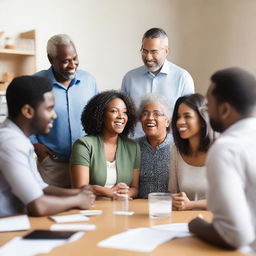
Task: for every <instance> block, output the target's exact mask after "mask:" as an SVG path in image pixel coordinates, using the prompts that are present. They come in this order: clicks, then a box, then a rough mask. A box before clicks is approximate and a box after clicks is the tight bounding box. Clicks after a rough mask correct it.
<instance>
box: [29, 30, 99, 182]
mask: <svg viewBox="0 0 256 256" xmlns="http://www.w3.org/2000/svg"><path fill="white" fill-rule="evenodd" d="M47 56H48V59H49V62H50V63H51V67H50V68H49V69H48V70H42V71H40V72H38V73H36V74H35V76H40V77H46V78H48V79H49V80H50V81H51V83H52V85H53V94H54V97H55V107H54V110H55V112H56V114H57V116H58V117H57V119H55V120H54V124H53V129H52V130H51V132H50V133H48V134H44V135H41V134H40V135H39V134H38V135H33V136H31V141H32V143H33V144H34V147H35V152H36V154H37V160H38V161H37V165H38V170H39V172H40V174H41V176H42V178H43V180H44V181H45V182H46V183H48V184H50V185H54V186H58V187H70V177H69V157H70V154H71V147H72V144H73V143H74V142H75V141H76V140H77V139H78V138H80V137H81V136H83V135H84V131H83V128H82V125H81V121H80V118H81V113H82V110H83V108H84V106H85V105H86V104H87V101H88V100H89V99H90V98H91V97H93V96H94V95H96V94H97V93H98V89H97V84H96V81H95V78H94V77H93V76H92V75H91V74H89V73H88V72H86V71H83V70H80V69H78V65H79V60H78V55H77V52H76V48H75V44H74V42H73V41H72V39H71V38H70V37H69V36H68V35H65V34H58V35H54V36H53V37H51V38H50V39H49V40H48V43H47Z"/></svg>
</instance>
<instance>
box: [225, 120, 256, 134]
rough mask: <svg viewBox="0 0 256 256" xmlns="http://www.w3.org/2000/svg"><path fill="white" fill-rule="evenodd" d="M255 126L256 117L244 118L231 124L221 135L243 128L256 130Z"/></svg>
mask: <svg viewBox="0 0 256 256" xmlns="http://www.w3.org/2000/svg"><path fill="white" fill-rule="evenodd" d="M255 127H256V117H247V118H243V119H241V120H239V121H237V122H235V123H233V124H232V125H231V126H229V127H228V128H227V129H226V130H225V131H224V132H223V133H222V134H221V135H220V136H222V135H225V134H230V133H232V132H237V131H242V130H243V129H246V130H247V131H249V130H251V129H253V130H255V129H256V128H255Z"/></svg>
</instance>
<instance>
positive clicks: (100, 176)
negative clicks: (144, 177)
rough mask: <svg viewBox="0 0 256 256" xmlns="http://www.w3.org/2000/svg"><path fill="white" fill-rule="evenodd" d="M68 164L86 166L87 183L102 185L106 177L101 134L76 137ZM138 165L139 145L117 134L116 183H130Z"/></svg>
mask: <svg viewBox="0 0 256 256" xmlns="http://www.w3.org/2000/svg"><path fill="white" fill-rule="evenodd" d="M70 164H71V165H83V166H88V167H89V172H90V181H89V183H90V184H91V185H101V186H104V185H105V184H106V179H107V164H106V158H105V154H104V143H103V138H102V136H101V135H98V136H84V137H81V138H80V139H78V140H77V141H76V142H75V143H74V145H73V150H72V153H71V159H70ZM139 167H140V148H139V145H138V144H137V143H136V142H135V141H133V140H131V139H128V138H124V137H121V136H119V137H118V142H117V150H116V169H117V183H118V182H124V183H126V184H127V185H130V183H131V181H132V177H133V170H134V169H139Z"/></svg>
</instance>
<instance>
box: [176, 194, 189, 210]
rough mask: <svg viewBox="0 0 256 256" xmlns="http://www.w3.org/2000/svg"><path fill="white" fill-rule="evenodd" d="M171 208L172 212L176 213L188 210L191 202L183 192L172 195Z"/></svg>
mask: <svg viewBox="0 0 256 256" xmlns="http://www.w3.org/2000/svg"><path fill="white" fill-rule="evenodd" d="M172 206H173V209H174V210H178V211H182V210H190V209H191V201H190V200H189V198H188V197H187V195H186V193H185V192H180V193H176V194H172Z"/></svg>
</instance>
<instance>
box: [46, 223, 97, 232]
mask: <svg viewBox="0 0 256 256" xmlns="http://www.w3.org/2000/svg"><path fill="white" fill-rule="evenodd" d="M95 229H96V225H94V224H52V225H51V227H50V230H65V231H80V230H81V231H89V230H95Z"/></svg>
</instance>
